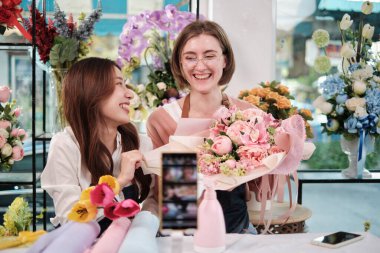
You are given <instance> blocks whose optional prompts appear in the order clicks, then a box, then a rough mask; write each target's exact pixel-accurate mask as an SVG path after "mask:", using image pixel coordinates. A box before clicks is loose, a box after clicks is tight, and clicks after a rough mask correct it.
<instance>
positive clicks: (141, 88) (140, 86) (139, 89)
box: [136, 84, 145, 93]
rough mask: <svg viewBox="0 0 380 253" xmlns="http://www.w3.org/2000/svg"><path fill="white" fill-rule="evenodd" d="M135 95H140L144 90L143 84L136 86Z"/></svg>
mask: <svg viewBox="0 0 380 253" xmlns="http://www.w3.org/2000/svg"><path fill="white" fill-rule="evenodd" d="M136 90H137V93H141V92H143V91H144V90H145V85H144V84H139V85H137V86H136Z"/></svg>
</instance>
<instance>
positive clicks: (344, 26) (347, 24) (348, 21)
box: [339, 13, 354, 30]
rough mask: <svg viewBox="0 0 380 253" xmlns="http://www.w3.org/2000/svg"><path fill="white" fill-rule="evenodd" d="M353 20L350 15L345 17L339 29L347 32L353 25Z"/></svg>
mask: <svg viewBox="0 0 380 253" xmlns="http://www.w3.org/2000/svg"><path fill="white" fill-rule="evenodd" d="M352 22H354V21H353V20H351V17H350V15H348V14H347V13H346V14H344V15H343V18H342V21H340V24H339V27H340V29H341V30H347V29H348V28H350V26H351V25H352Z"/></svg>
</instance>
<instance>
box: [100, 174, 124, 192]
mask: <svg viewBox="0 0 380 253" xmlns="http://www.w3.org/2000/svg"><path fill="white" fill-rule="evenodd" d="M103 183H106V184H108V186H109V187H111V189H112V191H113V192H114V193H115V194H119V192H120V185H119V182H118V181H117V180H116V178H114V177H113V176H110V175H105V176H102V177H100V178H99V182H98V184H103Z"/></svg>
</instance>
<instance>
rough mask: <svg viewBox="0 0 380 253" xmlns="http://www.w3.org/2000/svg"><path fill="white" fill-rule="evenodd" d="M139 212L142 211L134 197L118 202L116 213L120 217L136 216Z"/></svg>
mask: <svg viewBox="0 0 380 253" xmlns="http://www.w3.org/2000/svg"><path fill="white" fill-rule="evenodd" d="M138 212H140V206H139V204H138V203H137V202H136V201H134V200H132V199H126V200H123V201H122V202H120V203H118V205H117V206H116V208H115V211H114V214H115V215H118V216H120V217H131V216H135V215H136V214H137V213H138Z"/></svg>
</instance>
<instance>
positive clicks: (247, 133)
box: [198, 106, 314, 190]
mask: <svg viewBox="0 0 380 253" xmlns="http://www.w3.org/2000/svg"><path fill="white" fill-rule="evenodd" d="M215 116H216V121H215V123H214V124H213V125H212V126H211V128H210V134H209V136H208V138H206V139H205V141H204V143H203V144H202V146H201V149H200V155H199V161H198V168H199V171H200V172H201V173H202V174H203V175H205V176H206V177H208V178H209V179H212V180H213V181H214V182H215V186H216V189H220V190H227V189H230V188H233V187H235V186H237V185H240V184H242V183H245V182H248V181H251V180H253V179H256V178H259V177H261V176H263V175H266V174H290V173H291V172H293V171H294V170H296V169H297V168H298V166H299V164H300V162H301V160H302V159H307V158H309V157H310V156H311V154H312V152H313V150H314V145H313V144H312V143H306V142H305V139H306V134H305V126H304V120H303V118H302V117H301V116H299V115H294V116H292V117H290V118H288V119H286V120H283V121H280V120H277V119H275V118H274V117H273V116H272V115H271V114H269V113H266V112H264V111H262V110H260V109H257V108H250V109H246V110H238V109H237V108H236V107H234V106H232V107H231V108H230V109H227V108H221V109H220V110H219V111H217V112H216V114H215Z"/></svg>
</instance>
